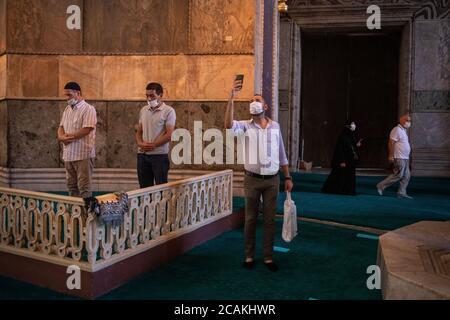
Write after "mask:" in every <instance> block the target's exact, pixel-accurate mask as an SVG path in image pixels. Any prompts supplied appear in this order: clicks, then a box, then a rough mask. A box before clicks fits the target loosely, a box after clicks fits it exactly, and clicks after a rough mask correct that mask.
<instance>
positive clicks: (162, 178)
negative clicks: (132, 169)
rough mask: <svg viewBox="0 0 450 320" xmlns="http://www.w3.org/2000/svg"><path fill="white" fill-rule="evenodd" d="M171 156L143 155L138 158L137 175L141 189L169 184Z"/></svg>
mask: <svg viewBox="0 0 450 320" xmlns="http://www.w3.org/2000/svg"><path fill="white" fill-rule="evenodd" d="M169 167H170V162H169V156H168V155H167V154H152V155H148V154H141V153H139V154H138V156H137V173H138V179H139V186H140V188H147V187H151V186H154V185H156V184H164V183H167V176H168V174H169Z"/></svg>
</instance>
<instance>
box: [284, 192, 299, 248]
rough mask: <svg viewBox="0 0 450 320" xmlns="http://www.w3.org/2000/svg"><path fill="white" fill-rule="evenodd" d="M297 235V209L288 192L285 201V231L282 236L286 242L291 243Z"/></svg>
mask: <svg viewBox="0 0 450 320" xmlns="http://www.w3.org/2000/svg"><path fill="white" fill-rule="evenodd" d="M296 235H297V207H296V206H295V203H294V201H293V200H292V198H291V193H290V192H288V193H287V196H286V200H285V201H284V216H283V231H282V233H281V236H282V238H283V240H284V241H286V242H291V241H292V239H294V238H295V236H296Z"/></svg>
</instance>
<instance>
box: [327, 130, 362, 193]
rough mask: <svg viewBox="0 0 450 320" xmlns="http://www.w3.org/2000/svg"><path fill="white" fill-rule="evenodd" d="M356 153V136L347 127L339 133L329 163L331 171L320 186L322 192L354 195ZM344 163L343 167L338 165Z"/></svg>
mask: <svg viewBox="0 0 450 320" xmlns="http://www.w3.org/2000/svg"><path fill="white" fill-rule="evenodd" d="M357 161H358V153H357V147H356V138H355V135H354V133H353V131H351V130H350V129H348V128H345V129H344V130H343V131H342V133H341V134H340V135H339V138H338V141H337V143H336V147H335V149H334V154H333V160H332V163H331V168H332V169H331V173H330V175H329V176H328V178H327V180H326V181H325V184H324V186H323V188H322V192H324V193H334V194H348V195H355V194H356V191H355V185H356V163H357ZM343 162H344V163H345V165H346V166H345V168H342V167H341V166H340V164H341V163H343Z"/></svg>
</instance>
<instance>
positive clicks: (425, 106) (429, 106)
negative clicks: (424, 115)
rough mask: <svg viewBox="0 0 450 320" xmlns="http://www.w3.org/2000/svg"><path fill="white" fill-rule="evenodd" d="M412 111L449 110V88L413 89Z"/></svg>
mask: <svg viewBox="0 0 450 320" xmlns="http://www.w3.org/2000/svg"><path fill="white" fill-rule="evenodd" d="M413 111H414V112H450V90H448V91H443V90H442V91H438V90H435V91H415V92H414V106H413Z"/></svg>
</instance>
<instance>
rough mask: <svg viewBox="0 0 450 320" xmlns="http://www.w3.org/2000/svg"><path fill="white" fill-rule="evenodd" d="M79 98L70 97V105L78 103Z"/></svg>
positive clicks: (68, 101)
mask: <svg viewBox="0 0 450 320" xmlns="http://www.w3.org/2000/svg"><path fill="white" fill-rule="evenodd" d="M77 102H78V101H77V99H75V98H72V99H70V100H67V103H68V104H69V105H70V106H74V105H76V104H77Z"/></svg>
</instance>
